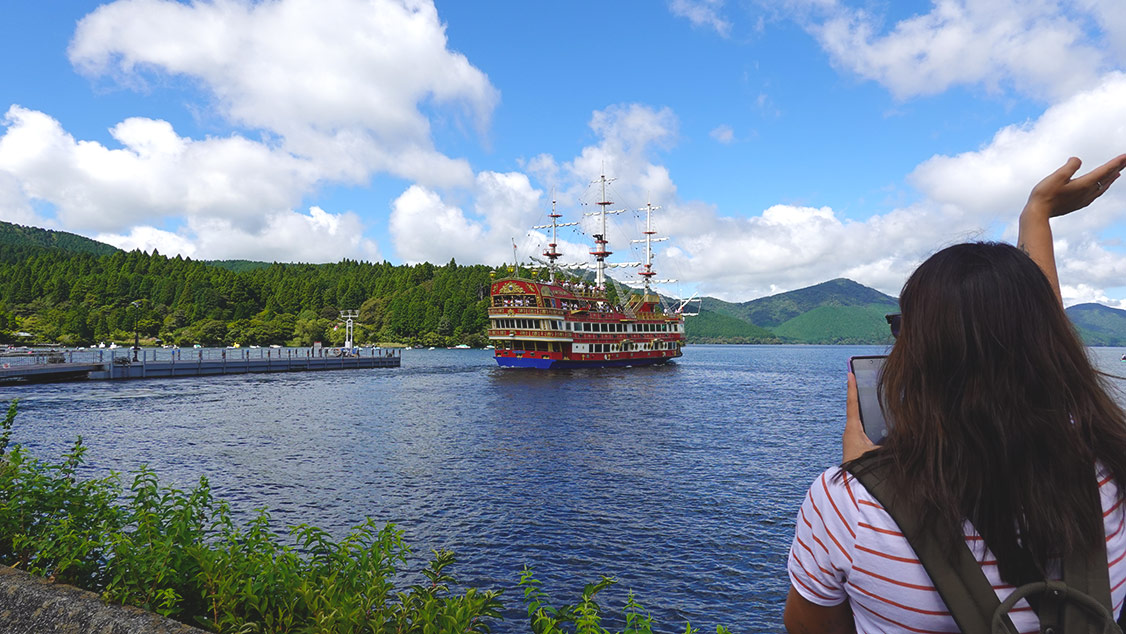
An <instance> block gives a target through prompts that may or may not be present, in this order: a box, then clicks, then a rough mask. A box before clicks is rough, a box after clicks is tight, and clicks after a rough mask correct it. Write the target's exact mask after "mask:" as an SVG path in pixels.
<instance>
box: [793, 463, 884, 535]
mask: <svg viewBox="0 0 1126 634" xmlns="http://www.w3.org/2000/svg"><path fill="white" fill-rule="evenodd" d="M809 498H810V499H811V500H812V501H814V502H815V503H826V504H829V505H830V506H832V507H833V508H834V509H836V510H839V511H840V513H841V515H842V516H843V517H842V519H846V518H849V517H852V518H857V517H865V516H868V515H869V514H871V513H873V512H878V514H880V515H882V516H884V517H889V516H888V515H887V512H886V511H885V510H884V507H883V505H881V504H880V502H879V501H878V500H877V499H876V498H875V496H873V495H872V494H871V493H869V492H868V489H866V488H865V487H864V485H863V484H862V483H861V482H860V481H859V480H857V479H856V476H854V475H852V474H851V473H849V472H848V471H845V470H844V469H842V468H841V467H840V466H835V467H830V468H828V469H826V470H825V471H823V472H822V473H821V475H819V476H817V479H815V480H814V481H813V484H811V485H810V487H809ZM889 519H890V517H889ZM854 521H855V519H854Z"/></svg>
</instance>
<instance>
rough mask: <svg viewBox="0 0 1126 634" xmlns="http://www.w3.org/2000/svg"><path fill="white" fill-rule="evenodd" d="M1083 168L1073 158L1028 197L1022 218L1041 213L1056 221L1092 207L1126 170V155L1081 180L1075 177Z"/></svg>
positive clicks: (1081, 177)
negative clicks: (1060, 217) (1076, 211)
mask: <svg viewBox="0 0 1126 634" xmlns="http://www.w3.org/2000/svg"><path fill="white" fill-rule="evenodd" d="M1081 165H1083V161H1080V160H1079V159H1078V158H1076V157H1074V156H1073V157H1071V158H1069V159H1067V162H1066V163H1064V164H1063V167H1061V168H1059V169H1058V170H1056V171H1054V172H1052V173H1051V174H1048V175H1047V176H1046V177H1045V178H1044V180H1042V181H1040V182H1039V183H1037V184H1036V187H1033V188H1032V193H1031V194H1029V195H1028V203H1027V204H1026V205H1025V206H1024V211H1023V212H1022V215H1023V214H1025V213H1040V214H1045V215H1046V216H1047V217H1048V218H1056V217H1058V216H1063V215H1066V214H1069V213H1071V212H1073V211H1075V210H1077V209H1082V208H1084V207H1086V206H1087V205H1090V204H1091V203H1092V202H1094V201H1095V199H1096V198H1098V197H1099V196H1102V195H1103V193H1104V192H1106V190H1107V189H1109V188H1110V185H1111V183H1113V182H1114V181H1116V180H1118V177H1119V176H1120V175H1121V174H1122V170H1123V169H1124V168H1126V154H1122V155H1120V156H1116V157H1114V158H1112V159H1111V160H1109V161H1107V162H1106V163H1103V164H1102V165H1100V166H1099V167H1097V168H1095V169H1093V170H1091V171H1090V172H1089V173H1087V174H1084V175H1083V176H1080V177H1079V178H1072V177H1073V176H1075V173H1076V172H1078V171H1079V167H1080V166H1081Z"/></svg>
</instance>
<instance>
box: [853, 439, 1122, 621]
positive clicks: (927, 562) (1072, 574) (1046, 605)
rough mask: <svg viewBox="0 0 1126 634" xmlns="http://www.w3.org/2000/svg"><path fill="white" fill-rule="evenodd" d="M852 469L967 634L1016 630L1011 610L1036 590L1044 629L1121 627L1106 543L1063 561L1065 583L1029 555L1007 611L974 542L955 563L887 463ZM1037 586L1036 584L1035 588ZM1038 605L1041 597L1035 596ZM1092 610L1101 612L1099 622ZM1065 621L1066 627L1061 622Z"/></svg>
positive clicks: (863, 462)
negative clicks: (897, 487) (899, 491)
mask: <svg viewBox="0 0 1126 634" xmlns="http://www.w3.org/2000/svg"><path fill="white" fill-rule="evenodd" d="M848 471H849V473H851V474H852V475H853V476H854V477H855V478H856V479H857V480H858V481H859V482H860V483H861V484H862V485H864V488H865V489H867V490H868V492H869V493H871V494H872V497H874V498H876V500H877V501H879V503H880V504H881V505H882V506H883V507H884V510H885V511H887V513H888V514H889V515H891V518H892V519H893V520H895V523H896V524H897V525H899V529H900V530H901V531H903V535H904V537H906V538H907V541H908V542H909V543H910V544H911V547H912V548H913V549H914V550H915V554H916V555H917V556H918V557H919V562H920V563H921V564H922V565H923V568H924V569H926V571H927V574H928V575H930V578H931V581H933V582H934V585H935V589H936V590H937V591H938V594H939V596H941V597H942V600H943V601H944V602H945V603H946V607H947V609H949V610H950V614H951V616H952V617H953V618H954V622H955V623H956V624H957V625H958V628H959V629H960V630H961V631H962V632H964V633H965V634H991V633H993V632H997V631H999V629H998V628H1003V629H1001V630H1000V631H1005V632H1009V633H1010V634H1015V633H1016V628H1015V627H1014V626H1013V623H1012V621H1011V620H1010V619H1009V617H1008V610H1009V609H1011V608H1012V606H1013V605H1015V603H1016V601H1017V600H1019V599H1020V598H1022V597H1023V598H1026V599H1027V598H1029V597H1028V595H1031V594H1032V593H1040V592H1043V593H1044V601H1042V602H1041V606H1039V607H1040V609H1038V610H1037V612H1038V613H1039V615H1040V617H1041V631H1048V630H1045V629H1044V628H1045V626H1049V628H1050V629H1051V630H1055V631H1063V632H1067V633H1068V634H1073V633H1084V632H1086V633H1092V634H1093V633H1095V632H1111V631H1119V632H1120V631H1121V630H1120V629H1119V628H1118V627H1117V625H1115V623H1114V619H1113V616H1112V615H1111V614H1110V609H1111V597H1110V575H1109V570H1108V568H1107V565H1106V544H1105V543H1103V542H1102V540H1099V542H1100V545H1099V547H1096V548H1095V549H1094V551H1093V552H1090V553H1087V555H1086V556H1084V555H1080V554H1073V555H1071V556H1070V557H1068V558H1067V559H1065V560H1064V561H1063V582H1062V583H1061V582H1045V581H1044V579H1043V577H1040V578H1038V579H1033V578H1031V577H1030V576H1029V575H1030V574H1031V572H1030V570H1029V568H1032V569H1034V568H1035V566H1034V565H1032V562H1031V556H1026V558H1025V559H1026V560H1025V561H1024V562H1022V563H1023V564H1024V566H1023V568H1024V570H1022V571H1021V576H1022V579H1021V580H1020V581H1021V584H1020V587H1019V588H1018V589H1017V590H1015V591H1014V592H1013V595H1012V596H1010V598H1009V600H1008V601H1006V609H1003V610H999V609H998V608H1000V607H1001V606H1002V603H1001V601H1000V600H999V599H998V598H997V593H996V592H995V591H994V590H993V587H992V586H991V585H990V583H989V581H988V579H986V577H985V573H984V572H983V571H982V569H981V564H980V563H979V562H978V561H977V560H976V559H975V558H974V556H973V552H972V551H970V548H969V546H967V545H966V544H965V543H962V544H961V545H960V547H958V548H956V549H955V552H954V559H953V561H950V560H947V558H946V556H945V555H946V554H945V553H944V552H943V551H942V549H941V548H940V547H939V544H940V541H939V540H938V538H937V536H936V535H935V534H934V532H933V529H932V528H931V527H923V526H922V525H921V521H920V518H919V513H918V512H917V510H916V509H914V508H913V507H912V505H911V503H910V501H909V500H904V499H902V497H901V496H897V495H896V494H895V492H894V491H893V490H892V488H891V487H890V486H889V485H888V483H887V479H886V467H885V466H884V465H879V464H877V463H875V462H873V461H872V460H871V459H865V458H861V459H859V460H855V461H852V462H851V463H849V464H848ZM1034 586H1035V587H1034ZM1033 602H1034V603H1035V599H1033ZM1089 614H1094V615H1096V616H1101V617H1103V618H1099V619H1098V622H1101V623H1102V627H1100V626H1098V625H1097V624H1096V623H1097V622H1096V621H1095V620H1093V619H1091V618H1090V616H1089ZM1061 620H1062V624H1063V626H1064V627H1063V628H1062V630H1059V629H1056V628H1055V627H1054V626H1056V625H1057V624H1058V623H1059V622H1060V621H1061Z"/></svg>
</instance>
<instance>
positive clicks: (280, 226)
mask: <svg viewBox="0 0 1126 634" xmlns="http://www.w3.org/2000/svg"><path fill="white" fill-rule="evenodd" d="M363 228H364V227H363V223H362V222H361V221H360V218H359V217H358V216H356V215H355V214H353V213H343V214H330V213H328V212H327V211H325V210H323V209H321V208H320V207H310V208H309V213H308V214H302V213H298V212H294V211H284V212H278V213H273V214H270V215H269V216H267V217H266V218H265V220H264V222H263V223H262V227H261V228H260V229H258V230H255V231H248V230H246V229H242V228H240V227H237V226H235V225H234V224H232V223H231V222H229V221H227V220H224V219H221V218H195V219H192V220H190V221H189V222H188V225H187V226H186V227H185V228H183V229H182V230H181V231H179V232H171V231H164V230H161V229H157V228H155V227H149V226H137V227H133V228H132V229H131V230H130V231H129V232H128V233H125V234H112V233H103V234H98V235H97V236H95V238H94V239H95V240H99V241H101V242H106V243H108V244H112V245H114V246H116V247H118V248H121V249H125V250H133V249H140V250H142V251H151V250H153V249H156V250H158V251H160V252H161V253H162V254H164V255H173V254H180V255H183V256H186V257H193V258H198V259H206V260H235V259H249V260H261V261H265V262H275V261H276V262H337V261H339V260H340V259H341V258H344V257H350V258H356V259H365V260H372V261H377V260H379V259H381V256H380V254H379V249H378V248H377V247H376V245H375V243H374V242H373V241H371V240H369V239H367V238H364V237H363Z"/></svg>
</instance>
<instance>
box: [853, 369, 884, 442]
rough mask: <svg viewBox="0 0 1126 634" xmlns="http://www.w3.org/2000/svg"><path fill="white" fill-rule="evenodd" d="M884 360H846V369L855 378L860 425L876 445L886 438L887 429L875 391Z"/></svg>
mask: <svg viewBox="0 0 1126 634" xmlns="http://www.w3.org/2000/svg"><path fill="white" fill-rule="evenodd" d="M886 359H887V357H886V356H877V357H850V358H849V360H848V368H849V370H851V371H852V373H853V374H854V375H855V376H856V393H857V395H858V396H859V397H860V423H861V424H862V425H864V433H865V434H868V437H869V438H871V439H872V442H874V443H876V444H877V445H878V444H880V443H881V442H883V441H884V438H885V437H887V435H888V428H889V425H888V421H887V420H886V419H885V418H884V410H883V408H882V407H880V397H879V395H878V394H877V391H876V386H877V385H878V383H879V380H880V371H881V370H882V369H883V367H884V360H886Z"/></svg>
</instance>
